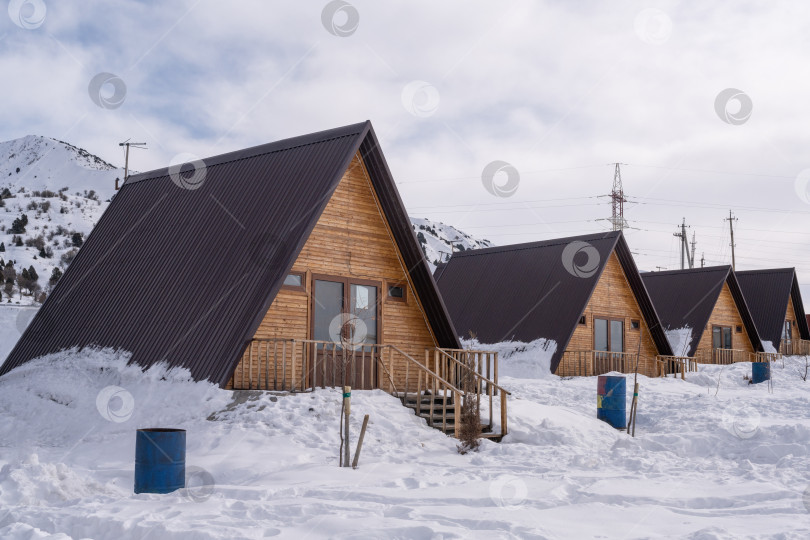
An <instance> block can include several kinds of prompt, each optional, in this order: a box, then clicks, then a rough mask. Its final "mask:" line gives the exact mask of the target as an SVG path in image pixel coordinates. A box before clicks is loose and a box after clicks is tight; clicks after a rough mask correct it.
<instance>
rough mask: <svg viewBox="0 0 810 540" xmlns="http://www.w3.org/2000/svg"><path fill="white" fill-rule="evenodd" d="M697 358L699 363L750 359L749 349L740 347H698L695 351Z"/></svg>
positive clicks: (723, 362) (733, 361) (746, 360)
mask: <svg viewBox="0 0 810 540" xmlns="http://www.w3.org/2000/svg"><path fill="white" fill-rule="evenodd" d="M695 360H696V361H697V362H698V363H699V364H734V363H736V362H749V361H750V359H749V353H748V351H741V350H739V349H698V350H697V351H695Z"/></svg>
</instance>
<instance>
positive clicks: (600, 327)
mask: <svg viewBox="0 0 810 540" xmlns="http://www.w3.org/2000/svg"><path fill="white" fill-rule="evenodd" d="M593 348H594V349H595V350H597V351H607V350H608V321H607V319H596V318H594V320H593Z"/></svg>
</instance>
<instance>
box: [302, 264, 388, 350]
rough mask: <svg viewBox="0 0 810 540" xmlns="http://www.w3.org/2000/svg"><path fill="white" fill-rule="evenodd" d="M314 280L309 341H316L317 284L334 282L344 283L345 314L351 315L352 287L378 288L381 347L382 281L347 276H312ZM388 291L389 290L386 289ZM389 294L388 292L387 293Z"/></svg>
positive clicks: (377, 317)
mask: <svg viewBox="0 0 810 540" xmlns="http://www.w3.org/2000/svg"><path fill="white" fill-rule="evenodd" d="M311 279H312V294H310V295H309V332H308V333H307V334H308V335H309V339H315V338H314V335H315V282H316V281H332V282H334V283H343V313H349V311H347V310H351V305H352V304H351V286H352V285H365V286H367V287H377V302H376V307H377V309H376V313H375V315H374V316H375V319H376V322H377V344H378V345H381V344H382V343H381V341H382V339H383V335H384V334H383V326H384V325H383V309H382V302H381V301H380V292H381V291H382V286H383V283H382V281H374V280H370V279H356V278H352V277H346V276H335V275H331V274H315V273H313V274H312V276H311ZM386 291H387V289H386ZM386 294H387V292H386Z"/></svg>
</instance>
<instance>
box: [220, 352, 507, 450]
mask: <svg viewBox="0 0 810 540" xmlns="http://www.w3.org/2000/svg"><path fill="white" fill-rule="evenodd" d="M497 381H498V354H497V353H495V352H492V351H479V350H466V349H441V348H431V349H426V350H425V358H424V362H420V361H418V360H416V359H415V358H414V357H413V356H411V355H409V354H408V353H406V352H404V351H403V350H402V349H401V348H400V347H398V346H396V345H392V344H359V345H357V346H354V347H342V346H341V345H340V344H339V343H335V342H332V341H317V340H309V339H302V340H299V339H287V338H276V339H255V340H252V341H251V342H250V343H249V344H248V346H247V348H246V350H245V353H244V355H243V358H242V361H241V362H240V363H239V365H238V366H237V368H236V370H235V371H234V374H233V379H232V387H233V389H234V390H273V391H290V392H308V391H312V390H313V389H315V388H317V387H321V388H327V387H329V388H335V387H342V386H351V387H352V388H354V389H374V388H379V389H382V390H384V391H386V392H388V393H389V394H391V395H394V396H396V397H398V398H399V399H400V401H402V403H403V405H406V406H409V407H411V408H413V409H414V410H415V411H416V414H417V415H418V416H421V417H423V418H425V419H427V420H428V423H429V424H430V425H431V426H433V427H437V428H438V429H441V430H442V431H444V432H446V433H447V432H451V433H453V434H454V435H456V436H458V430H459V428H460V422H457V421H456V419H459V418H460V417H461V413H460V407H461V403H462V402H463V400H464V399H475V400H476V401H477V403H478V409H479V411H482V412H483V413H484V414H483V417H482V427H483V430H484V433H483V435H482V436H483V437H489V438H495V439H500V438H502V437H503V436H504V435H506V434H507V396H509V395H510V394H509V392H508V391H506V390H505V389H504V388H503V387H502V386H500V385H499V384H498V382H497ZM482 401H484V404H483V406H482V403H481V402H482ZM423 409H424V410H423ZM496 410H497V411H498V412H499V416H500V418H499V423H496V422H495V419H496V416H495V414H494V413H495V411H496Z"/></svg>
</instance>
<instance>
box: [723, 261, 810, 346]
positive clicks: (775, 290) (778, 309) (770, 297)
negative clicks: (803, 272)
mask: <svg viewBox="0 0 810 540" xmlns="http://www.w3.org/2000/svg"><path fill="white" fill-rule="evenodd" d="M736 274H737V281H739V282H740V287H741V288H742V291H743V294H744V295H745V300H746V302H748V308H749V309H750V310H751V315H752V316H753V317H754V322H755V323H756V325H757V330H759V335H760V337H761V338H762V339H765V340H768V341H770V342H771V343H773V346H774V347H775V348H776V349H777V350H778V349H779V344H780V343H781V341H782V329H783V327H784V322H785V315H786V314H787V306H788V302H790V301H792V302H793V310H794V311H795V312H796V323H797V325H798V328H799V335H800V336H801V338H802V339H810V331H809V330H808V328H807V319H806V318H805V317H803V315H804V305H803V304H802V294H801V292H800V290H799V281H798V279H797V278H796V270H795V268H771V269H767V270H745V271H740V272H736Z"/></svg>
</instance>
